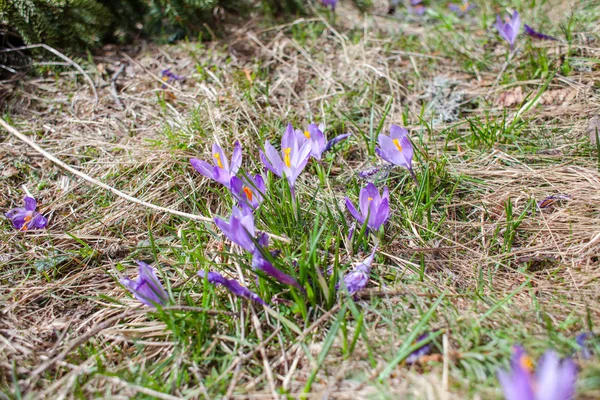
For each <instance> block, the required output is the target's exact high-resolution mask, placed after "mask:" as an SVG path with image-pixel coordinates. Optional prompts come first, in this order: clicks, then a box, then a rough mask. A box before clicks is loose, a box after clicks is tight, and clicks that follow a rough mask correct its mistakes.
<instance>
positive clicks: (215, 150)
mask: <svg viewBox="0 0 600 400" xmlns="http://www.w3.org/2000/svg"><path fill="white" fill-rule="evenodd" d="M212 156H213V160H214V163H215V165H216V166H218V167H219V168H221V169H224V170H225V171H229V160H228V159H227V157H226V156H225V153H223V149H221V146H219V145H218V144H217V143H213V146H212ZM217 157H218V158H217ZM219 161H220V162H221V165H219Z"/></svg>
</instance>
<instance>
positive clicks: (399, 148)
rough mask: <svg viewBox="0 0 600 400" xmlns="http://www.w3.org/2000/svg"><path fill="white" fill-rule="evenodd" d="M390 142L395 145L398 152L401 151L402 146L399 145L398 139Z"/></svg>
mask: <svg viewBox="0 0 600 400" xmlns="http://www.w3.org/2000/svg"><path fill="white" fill-rule="evenodd" d="M392 142H394V144H395V145H396V147H397V148H398V150H400V151H402V145H401V144H400V139H392Z"/></svg>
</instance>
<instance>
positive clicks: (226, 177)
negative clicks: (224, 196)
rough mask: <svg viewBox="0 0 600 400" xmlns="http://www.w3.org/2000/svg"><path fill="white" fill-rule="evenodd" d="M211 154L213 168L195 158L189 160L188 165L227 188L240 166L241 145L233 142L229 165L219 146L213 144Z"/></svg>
mask: <svg viewBox="0 0 600 400" xmlns="http://www.w3.org/2000/svg"><path fill="white" fill-rule="evenodd" d="M212 153H213V163H214V166H213V165H211V164H209V163H207V162H206V161H202V160H199V159H197V158H191V159H190V163H191V164H192V167H194V169H195V170H196V171H198V172H200V173H201V174H202V175H204V176H205V177H207V178H209V179H213V180H215V181H217V182H219V183H221V184H222V185H225V186H226V187H229V184H230V181H231V177H232V176H235V174H237V172H238V170H239V169H240V165H241V164H242V145H241V144H240V142H235V144H234V147H233V154H232V155H231V163H229V159H228V158H227V157H225V154H224V153H223V150H222V149H221V146H219V145H218V144H216V143H215V144H213V147H212Z"/></svg>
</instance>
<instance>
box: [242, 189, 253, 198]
mask: <svg viewBox="0 0 600 400" xmlns="http://www.w3.org/2000/svg"><path fill="white" fill-rule="evenodd" d="M242 191H243V192H244V193H245V194H246V198H247V199H248V200H250V201H252V190H250V188H249V187H248V186H244V187H243V188H242Z"/></svg>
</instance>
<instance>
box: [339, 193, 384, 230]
mask: <svg viewBox="0 0 600 400" xmlns="http://www.w3.org/2000/svg"><path fill="white" fill-rule="evenodd" d="M389 197H390V195H389V190H388V188H387V186H386V187H384V188H383V195H381V196H380V195H379V192H378V191H377V188H376V187H375V185H373V184H372V183H370V182H369V183H368V184H367V186H366V187H364V188H362V189H361V190H360V195H359V200H358V205H359V209H360V213H359V212H358V211H357V210H356V208H355V207H354V204H352V201H350V199H349V198H348V197H346V208H348V211H349V212H350V214H352V216H353V217H354V218H356V220H357V221H358V222H359V223H360V224H364V223H365V221H367V227H368V228H369V229H371V230H373V231H377V230H379V228H380V227H381V226H382V225H383V224H384V223H385V221H386V220H387V219H388V217H389V216H390V204H389Z"/></svg>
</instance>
